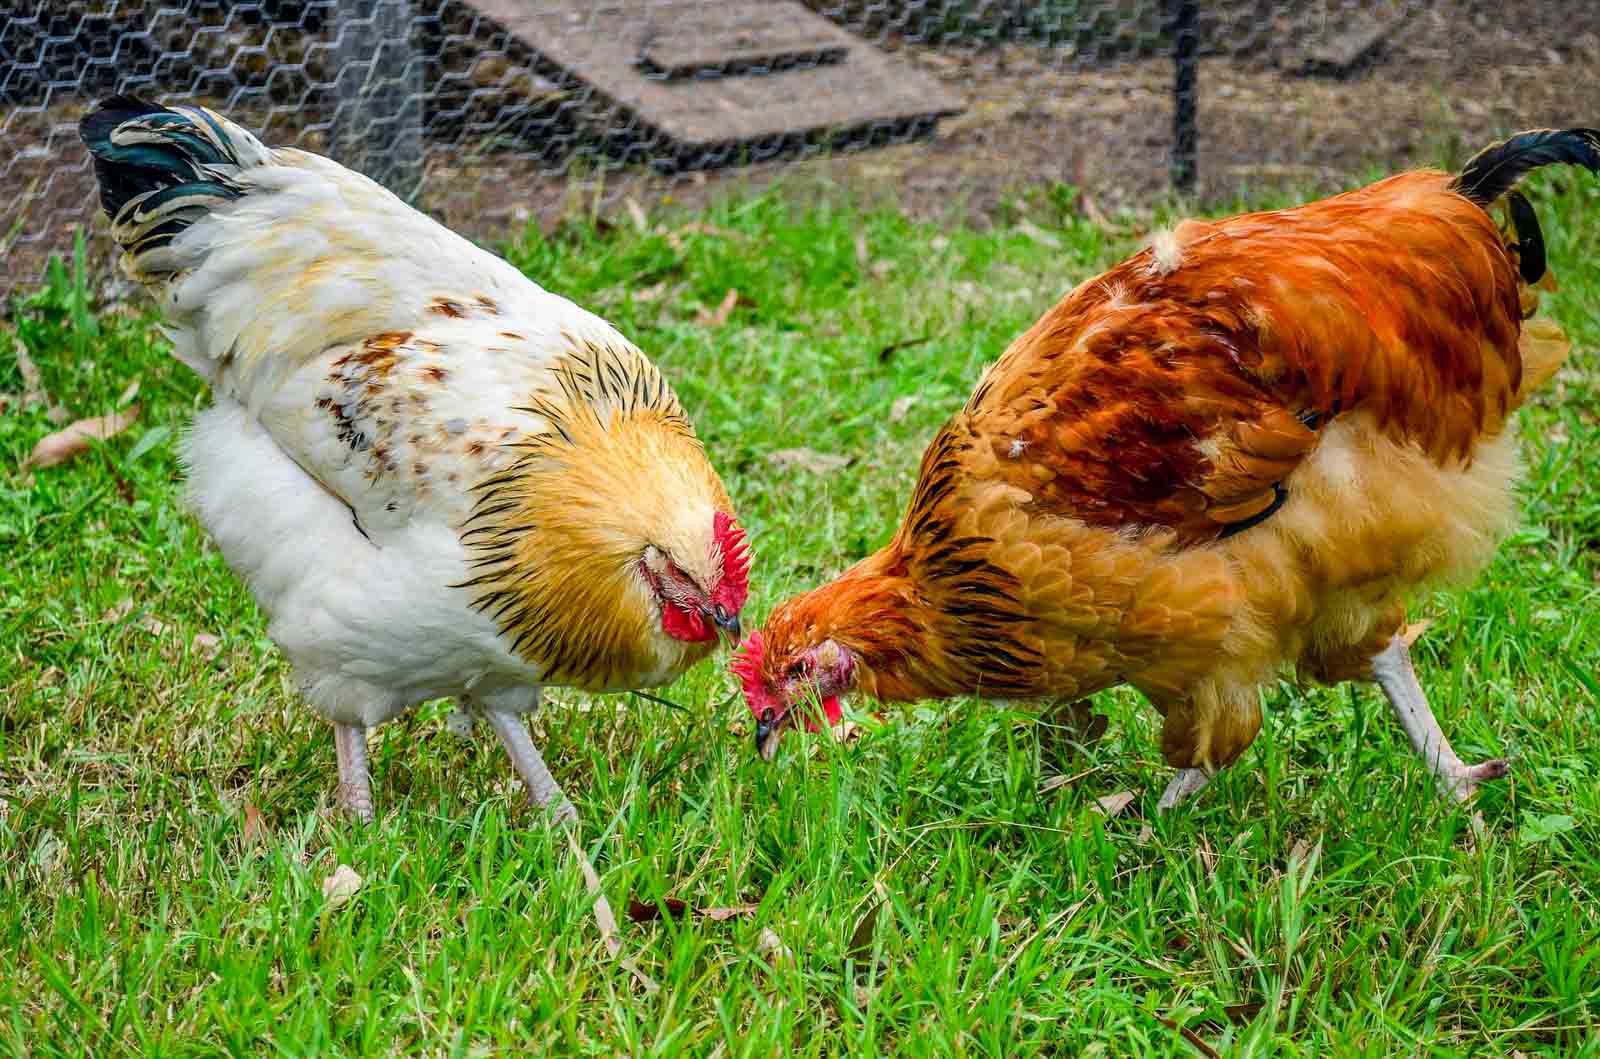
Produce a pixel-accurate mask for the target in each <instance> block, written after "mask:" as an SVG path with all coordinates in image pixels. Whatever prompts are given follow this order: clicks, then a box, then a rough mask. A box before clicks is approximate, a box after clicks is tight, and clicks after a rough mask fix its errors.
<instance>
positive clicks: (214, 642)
mask: <svg viewBox="0 0 1600 1059" xmlns="http://www.w3.org/2000/svg"><path fill="white" fill-rule="evenodd" d="M189 650H191V651H193V652H194V653H195V654H197V655H200V656H201V657H203V658H205V659H207V660H210V659H212V658H215V657H217V652H218V651H221V650H222V637H220V636H217V635H215V634H213V633H209V632H197V633H195V634H194V638H193V639H192V640H190V641H189Z"/></svg>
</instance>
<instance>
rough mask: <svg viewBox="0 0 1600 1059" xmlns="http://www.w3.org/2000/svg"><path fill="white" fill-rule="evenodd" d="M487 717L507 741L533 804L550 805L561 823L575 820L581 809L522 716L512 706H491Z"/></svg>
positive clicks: (485, 717)
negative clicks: (554, 773) (558, 779)
mask: <svg viewBox="0 0 1600 1059" xmlns="http://www.w3.org/2000/svg"><path fill="white" fill-rule="evenodd" d="M483 717H484V720H486V721H488V722H489V725H490V727H492V728H493V729H494V733H495V735H498V736H499V737H500V742H502V743H504V744H505V747H506V753H507V754H509V755H511V764H512V765H513V766H515V767H516V770H517V775H519V776H521V777H522V782H523V783H524V784H526V785H527V787H528V796H529V797H530V798H532V799H533V804H535V805H537V806H540V807H542V808H545V809H548V810H549V811H550V813H551V815H552V816H554V817H555V820H556V822H557V823H560V824H569V823H573V822H575V821H576V820H577V819H578V810H576V809H574V808H573V807H572V803H571V802H570V801H568V800H567V796H566V795H565V794H562V793H561V787H560V786H559V785H558V784H557V783H556V780H555V777H554V776H552V775H550V770H549V769H548V768H546V767H545V763H544V758H543V757H541V756H540V755H539V748H538V747H536V746H534V745H533V737H532V736H530V735H529V734H528V728H527V726H526V725H524V724H523V723H522V717H521V716H520V715H518V714H516V713H513V712H511V711H509V710H491V709H487V708H485V709H484V711H483Z"/></svg>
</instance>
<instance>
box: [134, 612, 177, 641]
mask: <svg viewBox="0 0 1600 1059" xmlns="http://www.w3.org/2000/svg"><path fill="white" fill-rule="evenodd" d="M139 628H141V629H143V630H144V631H145V632H147V633H149V634H150V635H151V636H158V637H159V636H165V635H166V633H167V630H168V629H170V628H172V626H170V625H168V624H167V623H166V622H164V621H162V620H161V619H160V618H158V617H156V616H155V615H154V614H146V615H145V616H144V617H142V618H140V619H139Z"/></svg>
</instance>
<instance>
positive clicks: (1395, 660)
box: [1372, 636, 1511, 802]
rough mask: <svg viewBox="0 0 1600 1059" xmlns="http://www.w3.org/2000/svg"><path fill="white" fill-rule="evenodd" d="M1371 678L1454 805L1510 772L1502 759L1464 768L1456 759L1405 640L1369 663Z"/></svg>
mask: <svg viewBox="0 0 1600 1059" xmlns="http://www.w3.org/2000/svg"><path fill="white" fill-rule="evenodd" d="M1372 677H1373V679H1374V680H1376V681H1377V682H1378V686H1379V687H1381V688H1382V689H1383V693H1384V695H1385V696H1387V698H1388V699H1389V705H1390V706H1391V707H1392V708H1393V709H1394V715H1395V718H1396V719H1397V720H1398V721H1399V722H1400V727H1402V728H1404V729H1405V730H1406V736H1407V737H1408V738H1409V739H1410V740H1411V748H1412V749H1413V750H1415V751H1416V752H1417V753H1418V754H1419V755H1420V756H1421V757H1422V760H1423V761H1425V762H1427V764H1428V767H1429V768H1431V769H1432V770H1433V774H1434V775H1435V776H1437V777H1438V779H1439V784H1440V786H1442V787H1443V788H1444V789H1445V791H1446V792H1447V793H1448V794H1449V795H1450V796H1451V797H1452V798H1454V799H1455V800H1456V801H1458V802H1464V801H1466V800H1467V799H1468V798H1470V797H1472V793H1473V792H1474V791H1476V790H1477V789H1478V784H1479V783H1482V782H1483V781H1485V780H1497V779H1500V778H1502V777H1504V776H1505V775H1506V774H1507V773H1509V772H1510V771H1511V766H1510V764H1509V763H1508V762H1507V761H1506V759H1505V758H1495V759H1493V760H1492V761H1484V762H1481V763H1479V764H1476V765H1467V764H1464V763H1463V762H1462V760H1461V759H1460V758H1459V757H1457V756H1456V752H1455V751H1454V750H1452V749H1451V747H1450V740H1448V739H1446V738H1445V737H1444V732H1443V731H1442V730H1440V728H1439V722H1438V721H1437V720H1435V719H1434V716H1433V710H1432V709H1431V708H1430V707H1429V706H1428V696H1427V694H1426V693H1425V692H1424V691H1423V690H1422V685H1421V683H1419V682H1418V680H1417V671H1416V669H1415V668H1414V667H1413V666H1412V665H1411V647H1410V644H1409V643H1408V642H1407V640H1406V639H1405V638H1404V636H1396V637H1395V638H1394V639H1393V640H1391V641H1390V642H1389V646H1388V647H1385V648H1384V649H1383V651H1382V653H1381V654H1379V655H1378V657H1376V658H1374V659H1373V660H1372Z"/></svg>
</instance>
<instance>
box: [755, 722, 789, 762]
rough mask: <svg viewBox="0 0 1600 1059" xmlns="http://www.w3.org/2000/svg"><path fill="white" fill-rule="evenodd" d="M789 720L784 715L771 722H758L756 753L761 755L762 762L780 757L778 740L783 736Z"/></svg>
mask: <svg viewBox="0 0 1600 1059" xmlns="http://www.w3.org/2000/svg"><path fill="white" fill-rule="evenodd" d="M788 719H789V717H788V715H787V714H784V715H782V716H779V717H775V718H773V719H772V720H770V721H757V722H756V753H758V754H760V755H761V760H762V761H771V760H772V759H773V758H774V757H777V756H778V740H779V739H780V738H782V736H783V726H784V724H785V723H786V722H787V721H788Z"/></svg>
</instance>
